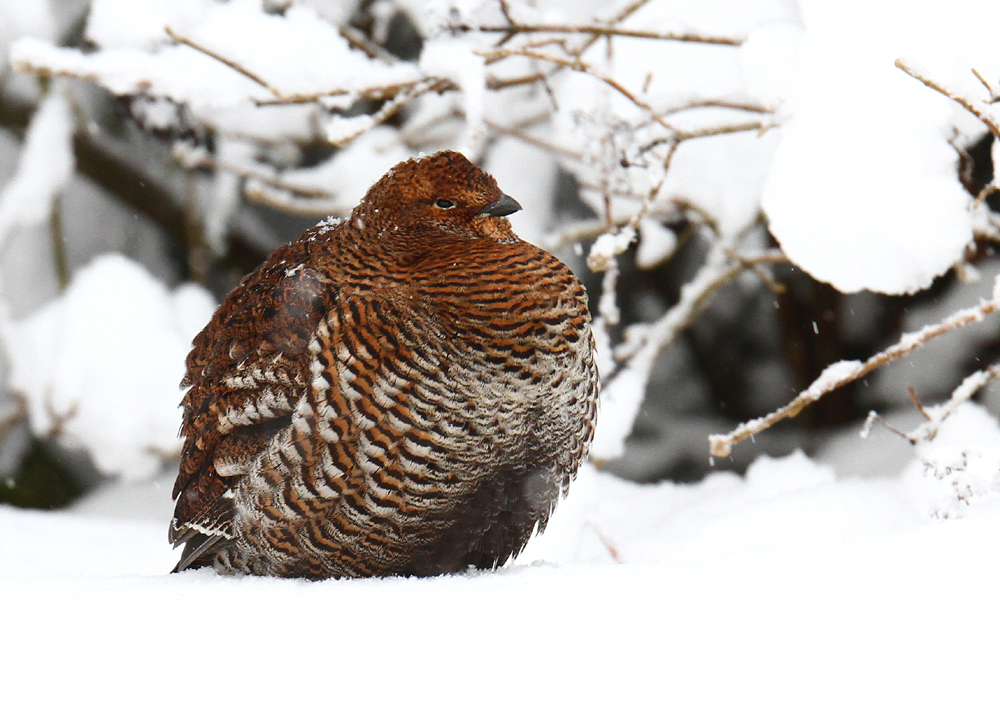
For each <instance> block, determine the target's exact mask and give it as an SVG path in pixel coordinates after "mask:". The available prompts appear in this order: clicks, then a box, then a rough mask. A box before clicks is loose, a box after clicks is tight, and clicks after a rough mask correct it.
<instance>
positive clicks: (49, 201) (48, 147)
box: [0, 83, 76, 251]
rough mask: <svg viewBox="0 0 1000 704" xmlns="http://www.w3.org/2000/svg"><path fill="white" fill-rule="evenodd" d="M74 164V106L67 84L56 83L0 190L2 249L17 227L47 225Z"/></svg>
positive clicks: (32, 122)
mask: <svg viewBox="0 0 1000 704" xmlns="http://www.w3.org/2000/svg"><path fill="white" fill-rule="evenodd" d="M75 164H76V161H75V159H74V157H73V114H72V108H71V106H70V103H69V98H68V97H67V95H66V92H65V86H64V85H63V84H62V83H55V84H54V85H53V86H52V89H51V90H50V91H49V93H48V95H47V96H46V97H45V99H44V100H43V101H42V103H41V105H40V106H39V107H38V110H37V111H36V112H35V115H34V117H32V120H31V125H30V126H29V127H28V134H27V137H26V139H25V144H24V149H23V150H22V151H21V155H20V159H19V161H18V166H17V171H16V172H15V174H14V177H13V178H12V179H11V180H10V181H8V182H7V184H6V186H4V188H3V190H2V191H0V251H2V248H3V244H4V240H5V239H6V238H7V237H8V236H9V235H10V234H11V233H12V232H13V231H14V230H15V229H18V228H32V227H38V226H39V225H43V224H48V221H49V217H50V215H51V213H52V207H53V205H54V203H55V200H56V198H57V197H58V196H59V194H60V192H61V191H62V190H63V188H65V186H66V184H67V182H68V181H69V179H70V177H71V176H72V175H73V169H74V166H75Z"/></svg>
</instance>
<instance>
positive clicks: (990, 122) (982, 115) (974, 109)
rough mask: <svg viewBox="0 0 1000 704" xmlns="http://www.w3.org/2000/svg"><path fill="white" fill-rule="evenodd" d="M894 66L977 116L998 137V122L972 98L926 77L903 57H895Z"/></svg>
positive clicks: (999, 129)
mask: <svg viewBox="0 0 1000 704" xmlns="http://www.w3.org/2000/svg"><path fill="white" fill-rule="evenodd" d="M896 68H899V69H901V70H903V71H904V72H906V73H907V74H909V75H910V76H913V77H914V78H916V79H917V80H918V81H920V82H921V83H923V84H924V85H925V86H927V87H928V88H931V89H933V90H936V91H937V92H938V93H940V94H941V95H943V96H945V97H948V98H951V99H952V100H954V101H955V102H956V103H958V104H959V105H961V106H962V107H963V108H965V109H966V110H968V111H969V112H971V113H972V114H973V115H975V116H976V117H978V118H979V119H980V121H981V122H982V123H983V124H984V125H986V126H987V127H988V128H989V130H990V132H992V133H993V137H994V138H996V139H1000V124H998V123H997V122H996V120H994V119H993V117H992V116H991V115H989V114H987V113H986V112H984V111H983V110H982V108H980V107H978V106H977V105H976V104H975V103H973V102H972V100H970V99H969V98H967V97H965V96H964V95H958V94H957V93H955V92H953V91H951V90H949V89H948V88H945V87H944V86H942V85H941V84H939V83H937V82H935V81H934V80H932V79H930V78H927V77H926V76H924V75H923V74H921V73H920V72H919V71H917V69H915V68H914V67H913V66H910V65H909V64H908V63H906V61H905V60H903V59H896ZM987 88H988V89H989V85H987ZM992 93H993V91H992V90H990V97H991V98H992V97H993V95H992Z"/></svg>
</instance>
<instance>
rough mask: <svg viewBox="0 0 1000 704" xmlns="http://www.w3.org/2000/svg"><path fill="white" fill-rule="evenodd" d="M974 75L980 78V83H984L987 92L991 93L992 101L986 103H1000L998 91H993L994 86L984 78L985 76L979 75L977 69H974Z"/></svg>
mask: <svg viewBox="0 0 1000 704" xmlns="http://www.w3.org/2000/svg"><path fill="white" fill-rule="evenodd" d="M972 74H973V75H974V76H975V77H976V78H978V79H979V82H980V83H982V84H983V85H984V86H986V90H988V91H989V92H990V99H989V100H988V101H986V102H988V103H996V102H1000V95H997V94H996V91H994V90H993V86H991V85H990V84H989V81H987V80H986V79H985V78H983V74H981V73H979V71H977V70H976V69H975V68H973V69H972Z"/></svg>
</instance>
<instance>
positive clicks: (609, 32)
mask: <svg viewBox="0 0 1000 704" xmlns="http://www.w3.org/2000/svg"><path fill="white" fill-rule="evenodd" d="M451 29H453V30H457V31H460V32H469V31H479V32H502V33H504V34H510V35H515V34H529V33H549V34H591V35H594V36H595V37H632V38H634V39H659V40H664V41H674V42H696V43H699V44H721V45H724V46H740V45H741V44H742V43H743V40H742V39H736V38H734V37H721V36H712V35H710V34H699V33H697V32H653V31H650V30H645V29H624V28H622V27H612V26H607V27H605V26H601V25H569V24H517V23H512V24H509V25H481V26H478V27H473V26H470V25H467V24H460V25H454V26H452V27H451Z"/></svg>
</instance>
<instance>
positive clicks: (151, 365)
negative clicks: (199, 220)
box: [0, 254, 215, 478]
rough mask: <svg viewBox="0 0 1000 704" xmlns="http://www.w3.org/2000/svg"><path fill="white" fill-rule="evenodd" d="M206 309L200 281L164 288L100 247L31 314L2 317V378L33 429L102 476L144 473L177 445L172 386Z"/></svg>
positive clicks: (176, 394)
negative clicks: (82, 453)
mask: <svg viewBox="0 0 1000 704" xmlns="http://www.w3.org/2000/svg"><path fill="white" fill-rule="evenodd" d="M214 308H215V303H214V301H213V300H212V298H211V296H210V295H209V294H208V293H207V292H206V291H205V290H204V289H202V288H200V287H199V286H197V285H195V284H184V285H182V286H180V287H179V288H177V289H176V290H175V291H173V292H170V291H168V290H167V289H166V287H165V286H164V285H163V284H162V283H160V282H159V281H158V280H156V279H154V278H153V277H152V276H151V275H150V274H149V273H148V272H147V271H146V270H145V269H143V268H142V267H141V266H139V265H138V264H136V263H134V262H132V261H130V260H128V259H126V258H125V257H123V256H121V255H119V254H109V255H103V256H101V257H98V258H97V259H95V260H94V261H93V262H92V263H91V264H89V265H88V266H87V267H85V268H84V269H82V270H80V271H79V272H77V274H76V276H75V277H74V279H73V281H72V282H71V284H70V286H69V287H68V288H67V290H66V291H65V292H64V293H63V294H62V295H61V296H60V297H59V298H58V299H56V300H55V301H53V302H52V303H49V304H48V305H46V306H45V307H44V308H42V309H41V310H39V311H38V312H36V313H35V314H33V315H31V316H29V317H27V318H25V319H23V320H17V321H15V320H10V319H5V320H4V321H3V325H2V328H0V338H2V341H3V347H4V350H5V352H6V354H7V358H8V359H9V361H10V367H11V373H10V386H11V388H12V389H13V390H14V392H15V393H17V394H19V395H21V396H22V397H23V398H24V401H25V403H26V405H27V410H28V416H29V420H30V422H31V429H32V431H33V432H34V433H35V435H36V436H47V435H50V434H52V435H55V436H57V437H58V438H59V439H60V440H61V441H62V442H64V443H65V444H66V445H68V446H70V447H83V448H85V449H86V450H87V451H88V452H89V453H90V455H91V457H92V459H93V461H94V463H95V464H96V466H97V468H98V469H99V470H100V471H102V472H104V473H106V474H109V475H120V476H125V477H130V478H143V477H149V476H152V475H153V474H154V473H156V472H157V471H159V470H160V469H161V467H162V462H163V458H164V457H168V456H171V455H176V454H177V453H178V452H179V450H180V439H179V438H178V436H177V428H178V427H179V425H180V418H181V416H180V409H179V408H178V405H179V403H180V400H181V391H180V389H179V388H178V386H177V385H178V383H179V381H180V379H181V378H182V377H183V376H184V358H185V357H186V356H187V352H188V350H189V349H190V344H191V340H192V339H193V337H194V335H195V334H196V333H197V332H198V331H199V330H200V329H201V328H202V327H204V325H205V324H206V323H207V322H208V319H209V318H210V317H211V314H212V311H213V310H214Z"/></svg>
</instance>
